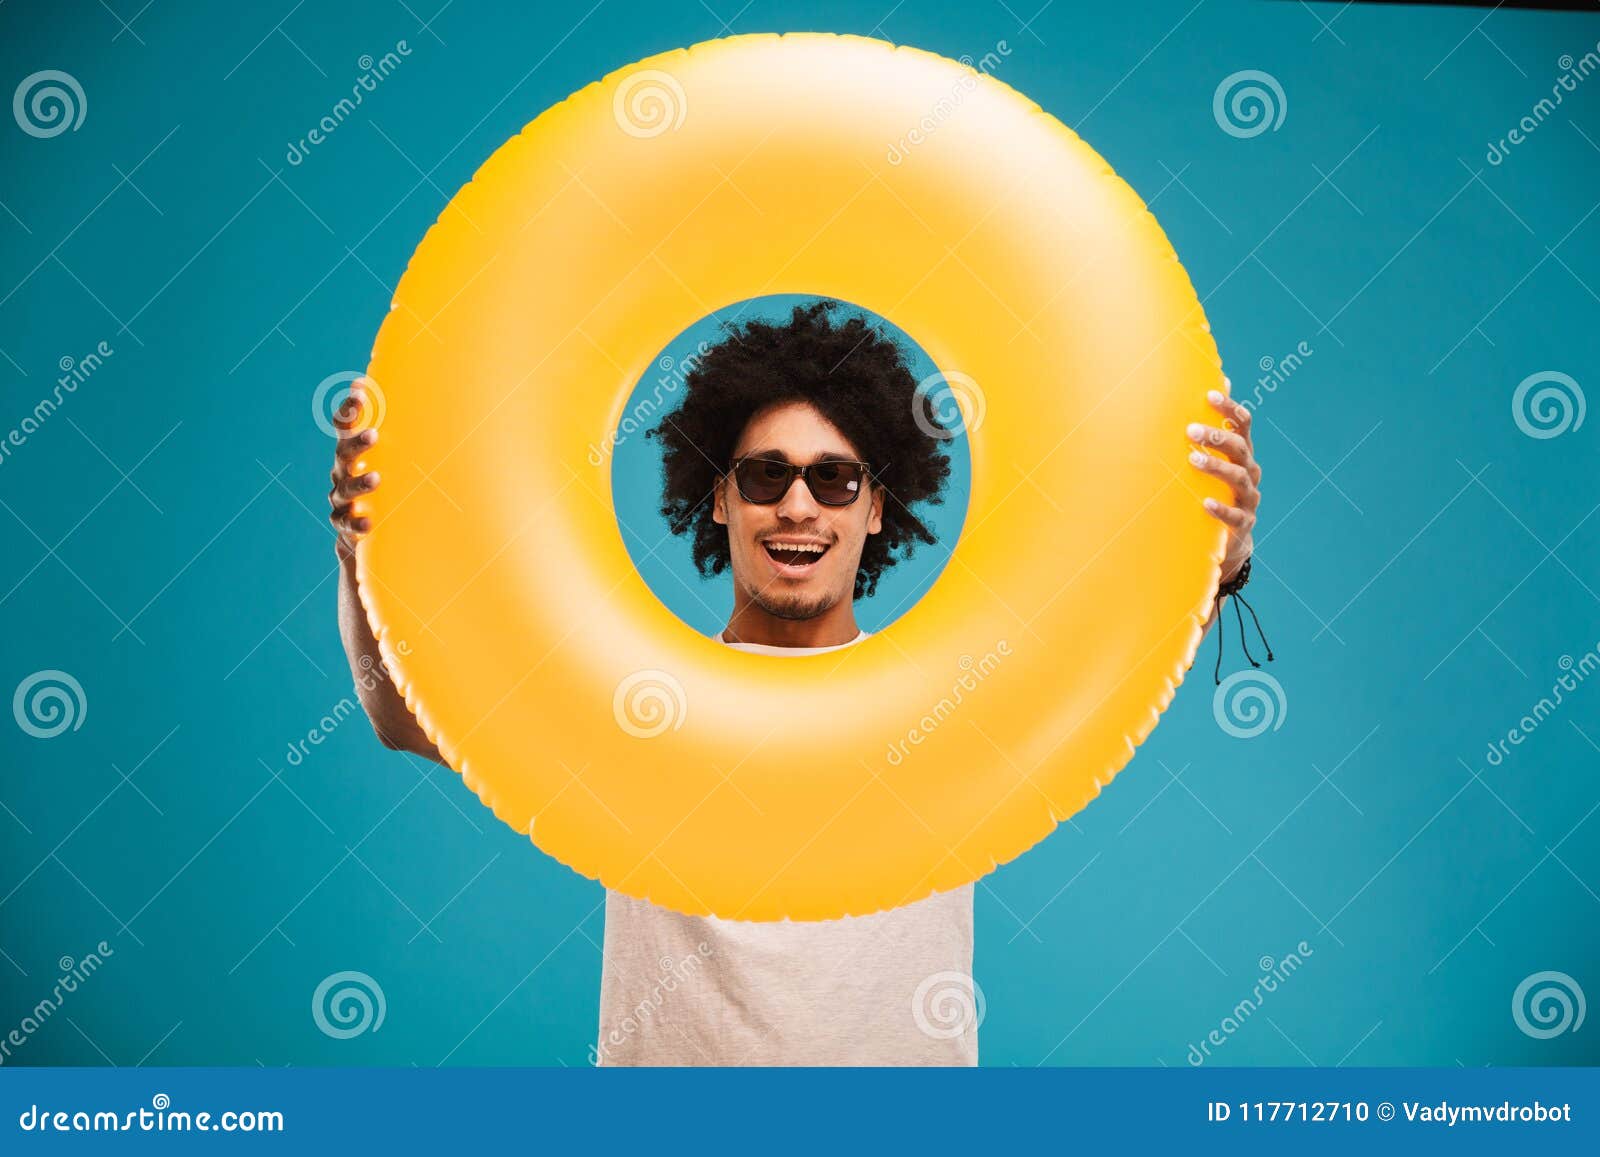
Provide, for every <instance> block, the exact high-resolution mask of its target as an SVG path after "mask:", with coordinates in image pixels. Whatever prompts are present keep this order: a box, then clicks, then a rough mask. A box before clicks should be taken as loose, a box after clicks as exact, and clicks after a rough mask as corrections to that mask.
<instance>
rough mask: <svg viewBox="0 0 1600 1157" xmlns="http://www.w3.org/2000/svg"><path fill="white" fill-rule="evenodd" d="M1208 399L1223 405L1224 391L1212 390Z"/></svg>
mask: <svg viewBox="0 0 1600 1157" xmlns="http://www.w3.org/2000/svg"><path fill="white" fill-rule="evenodd" d="M1206 397H1207V398H1209V399H1210V400H1211V401H1213V402H1216V403H1218V404H1221V402H1222V391H1221V390H1212V391H1211V392H1210V393H1209V394H1207V395H1206Z"/></svg>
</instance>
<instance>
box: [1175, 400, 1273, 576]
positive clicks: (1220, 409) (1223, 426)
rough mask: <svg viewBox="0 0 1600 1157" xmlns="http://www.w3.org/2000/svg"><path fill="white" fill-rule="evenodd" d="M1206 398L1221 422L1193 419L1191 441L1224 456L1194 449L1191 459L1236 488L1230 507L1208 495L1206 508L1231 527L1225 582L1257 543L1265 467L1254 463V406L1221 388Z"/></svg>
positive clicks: (1240, 565) (1201, 467)
mask: <svg viewBox="0 0 1600 1157" xmlns="http://www.w3.org/2000/svg"><path fill="white" fill-rule="evenodd" d="M1206 400H1207V401H1208V402H1210V403H1211V408H1212V409H1214V410H1216V411H1217V413H1219V414H1221V415H1222V422H1221V423H1220V425H1217V426H1204V425H1201V424H1200V423H1198V422H1196V423H1194V424H1193V425H1191V426H1190V427H1189V429H1188V436H1189V441H1191V442H1193V443H1195V444H1196V445H1197V446H1206V447H1209V448H1210V449H1212V450H1215V451H1217V452H1218V453H1220V454H1221V455H1222V457H1220V458H1219V457H1217V456H1216V455H1214V454H1207V453H1206V452H1205V451H1204V450H1199V449H1196V450H1194V451H1192V452H1190V454H1189V462H1190V464H1191V465H1192V466H1194V468H1195V469H1196V470H1200V471H1202V472H1204V473H1206V474H1211V475H1214V476H1216V477H1218V478H1220V479H1222V480H1223V481H1224V482H1226V483H1227V484H1228V485H1229V486H1231V487H1232V488H1233V504H1232V505H1231V506H1230V505H1227V504H1225V503H1222V502H1218V501H1217V500H1216V499H1214V498H1207V499H1206V500H1205V508H1206V510H1207V511H1208V512H1210V514H1211V516H1212V517H1213V518H1215V519H1217V521H1219V522H1221V523H1223V524H1224V525H1225V526H1227V528H1228V553H1227V556H1226V557H1225V558H1224V559H1223V560H1222V581H1223V582H1227V581H1228V580H1230V579H1231V578H1233V577H1234V575H1236V574H1238V573H1239V568H1240V567H1242V566H1243V565H1244V562H1245V560H1246V559H1247V558H1249V557H1250V551H1251V549H1252V548H1253V546H1254V541H1253V539H1252V537H1251V532H1252V531H1253V530H1254V529H1255V525H1256V509H1257V507H1259V506H1260V505H1261V467H1260V466H1259V465H1257V464H1256V456H1255V449H1254V447H1252V446H1251V444H1250V411H1249V410H1247V409H1246V408H1245V407H1244V406H1242V405H1240V404H1239V403H1238V402H1235V401H1232V400H1231V399H1229V398H1228V396H1227V395H1226V394H1223V393H1222V392H1220V391H1218V390H1212V391H1211V392H1210V393H1208V394H1207V395H1206Z"/></svg>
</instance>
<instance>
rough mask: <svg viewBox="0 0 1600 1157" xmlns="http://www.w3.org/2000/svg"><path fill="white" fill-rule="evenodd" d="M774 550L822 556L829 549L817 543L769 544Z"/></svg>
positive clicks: (770, 542)
mask: <svg viewBox="0 0 1600 1157" xmlns="http://www.w3.org/2000/svg"><path fill="white" fill-rule="evenodd" d="M767 545H768V546H769V547H771V548H772V549H773V550H793V551H799V552H800V553H802V554H821V553H822V552H823V551H824V550H826V549H828V548H827V547H825V546H823V545H822V544H821V543H817V542H772V541H769V542H768V543H767Z"/></svg>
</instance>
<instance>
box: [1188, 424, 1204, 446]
mask: <svg viewBox="0 0 1600 1157" xmlns="http://www.w3.org/2000/svg"><path fill="white" fill-rule="evenodd" d="M1205 436H1206V428H1205V427H1204V426H1202V425H1201V424H1200V423H1199V422H1191V423H1190V425H1189V437H1191V438H1193V439H1194V440H1195V441H1196V442H1198V441H1199V440H1200V439H1201V438H1204V437H1205Z"/></svg>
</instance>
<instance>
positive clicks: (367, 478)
mask: <svg viewBox="0 0 1600 1157" xmlns="http://www.w3.org/2000/svg"><path fill="white" fill-rule="evenodd" d="M378 482H379V478H378V473H377V471H375V470H374V471H369V472H368V473H366V474H356V475H353V476H350V477H347V478H345V479H344V480H342V481H341V482H340V483H339V485H337V486H335V487H334V490H333V492H334V493H335V494H336V495H338V496H339V497H340V498H341V499H348V498H355V497H357V496H359V495H362V494H370V493H372V491H374V490H376V489H377V488H378Z"/></svg>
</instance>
